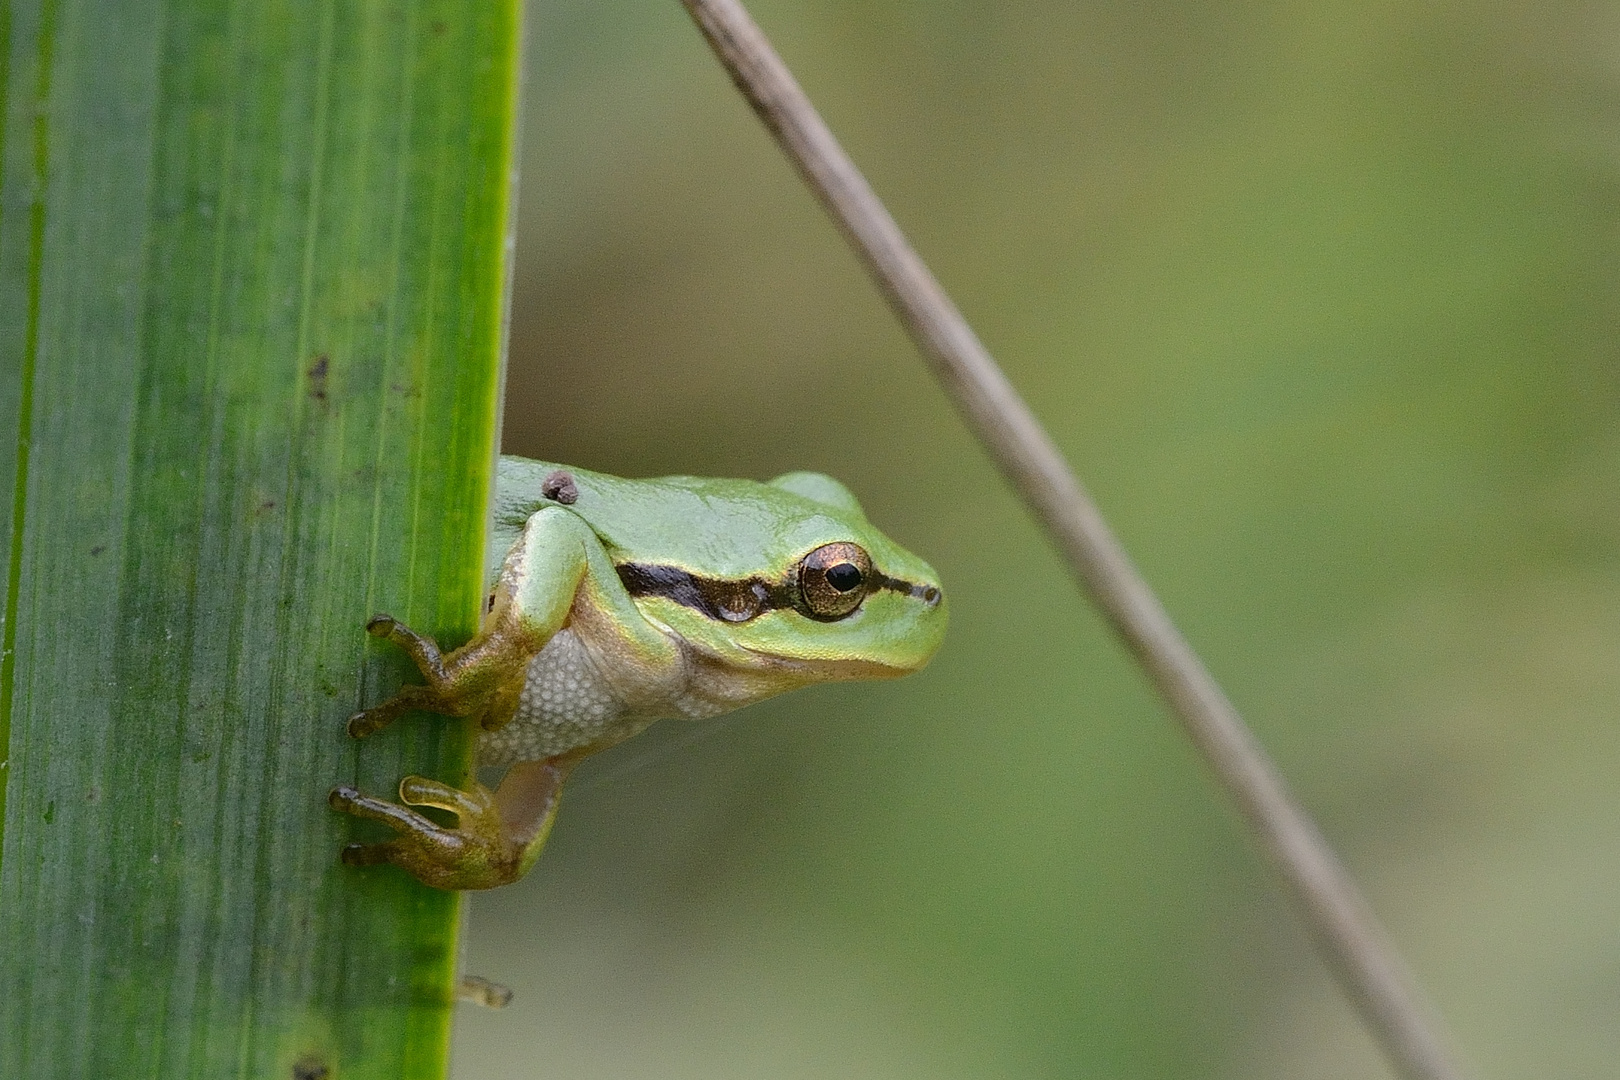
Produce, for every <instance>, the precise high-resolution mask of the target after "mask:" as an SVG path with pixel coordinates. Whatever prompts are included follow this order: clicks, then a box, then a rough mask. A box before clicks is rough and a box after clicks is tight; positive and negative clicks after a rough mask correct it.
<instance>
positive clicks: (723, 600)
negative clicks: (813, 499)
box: [614, 563, 939, 622]
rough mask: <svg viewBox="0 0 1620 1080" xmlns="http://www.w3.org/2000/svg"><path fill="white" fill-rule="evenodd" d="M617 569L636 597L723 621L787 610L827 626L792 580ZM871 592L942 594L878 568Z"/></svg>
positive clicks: (632, 566) (646, 567) (629, 566)
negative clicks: (668, 602)
mask: <svg viewBox="0 0 1620 1080" xmlns="http://www.w3.org/2000/svg"><path fill="white" fill-rule="evenodd" d="M614 569H615V570H617V571H618V573H619V580H620V581H621V582H623V583H624V588H625V591H626V592H628V593H629V594H630V595H631V596H662V597H663V598H665V599H666V600H673V601H675V602H676V603H677V604H680V605H681V606H683V607H689V608H692V609H694V610H696V611H701V612H702V613H703V614H705V615H707V616H708V617H709V618H711V619H716V620H719V621H722V622H746V621H747V620H749V619H752V618H753V617H754V616H756V615H758V614H760V613H761V612H764V611H776V610H779V609H781V608H793V609H794V610H796V611H798V612H799V613H800V614H802V615H805V616H807V617H809V618H812V619H817V620H819V621H826V620H825V617H824V616H819V615H816V614H815V613H814V612H811V611H810V610H808V609H807V608H806V607H805V606H804V604H803V602H802V600H801V599H800V597H799V590H798V589H797V588H795V587H794V586H793V584H792V582H791V581H766V580H765V579H764V578H758V577H750V578H742V579H740V580H739V579H727V578H708V577H700V576H699V575H697V574H693V573H689V572H688V571H686V570H682V569H680V568H679V567H676V566H661V565H659V564H657V563H619V564H618V565H617V566H615V567H614ZM868 587H869V588H877V589H887V590H889V591H890V592H898V593H904V594H905V595H907V596H911V597H915V598H916V599H918V600H921V601H923V602H924V603H926V604H937V603H938V602H939V592H938V590H937V589H935V588H934V587H933V586H932V585H917V584H915V583H913V582H910V581H905V580H902V579H901V578H893V577H889V576H888V575H887V574H885V573H883V572H882V571H880V570H878V569H876V568H874V569H873V570H872V572H871V574H870V585H869V586H868ZM930 593H932V594H933V595H932V596H930V595H929V594H930Z"/></svg>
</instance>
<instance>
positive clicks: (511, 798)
mask: <svg viewBox="0 0 1620 1080" xmlns="http://www.w3.org/2000/svg"><path fill="white" fill-rule="evenodd" d="M583 756H584V754H583V753H582V752H580V751H574V752H572V753H569V754H564V755H561V756H559V757H554V758H547V759H546V760H544V761H520V762H518V763H517V764H516V765H513V766H512V767H511V768H510V769H508V770H507V772H506V776H505V778H503V779H502V780H501V785H500V787H499V788H497V789H496V790H495V791H493V792H492V791H490V790H489V789H488V788H486V787H484V786H483V785H482V784H478V783H474V784H473V787H472V790H471V791H462V790H460V789H458V788H453V787H451V786H449V785H448V784H441V783H439V782H438V781H437V780H429V779H427V778H426V777H422V776H407V777H406V778H405V779H404V780H401V781H400V783H399V798H400V802H403V803H407V804H409V805H407V806H401V805H399V804H398V803H391V802H388V801H387V800H385V799H374V798H372V797H370V796H368V795H362V794H360V793H359V792H358V791H356V790H355V789H354V788H351V787H339V788H333V789H332V793H331V795H330V796H328V801H329V802H330V803H331V804H332V809H334V810H341V811H343V812H344V813H347V814H353V815H354V816H355V817H361V818H369V819H370V820H372V821H380V822H383V823H384V824H386V825H388V826H390V827H391V828H393V829H395V830H397V831H398V833H399V835H398V836H396V837H394V838H393V839H392V840H385V841H383V842H382V843H380V844H350V845H349V846H348V847H346V848H344V849H343V861H344V862H345V863H348V864H349V865H350V866H374V865H376V864H379V863H392V864H394V865H395V866H398V867H400V868H402V869H404V870H406V871H409V872H410V873H411V874H412V875H413V876H414V877H415V878H416V879H417V880H418V881H420V882H422V883H423V884H424V885H432V886H433V887H435V888H438V889H491V888H494V887H495V886H497V885H506V884H509V883H511V882H513V881H516V880H517V879H518V878H520V877H522V876H523V874H524V873H525V872H526V871H527V870H528V869H529V867H530V866H532V865H533V864H534V860H535V859H537V858H539V857H540V849H541V848H542V847H544V846H545V843H546V836H547V834H548V833H550V832H551V823H552V821H553V820H554V819H555V818H556V816H557V802H558V799H559V797H560V796H561V794H562V785H563V781H564V780H565V779H567V777H568V773H569V772H570V771H571V770H572V769H573V767H574V764H575V763H576V762H577V761H578V760H579V759H580V758H581V757H583ZM411 806H432V807H437V808H438V809H440V810H448V811H450V812H451V813H453V814H455V815H456V819H457V825H456V827H455V828H448V827H446V826H443V825H440V824H438V823H437V822H435V821H433V820H432V819H431V818H429V817H428V816H427V815H425V814H422V813H419V812H417V811H415V810H412V809H410V807H411Z"/></svg>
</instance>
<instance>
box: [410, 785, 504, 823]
mask: <svg viewBox="0 0 1620 1080" xmlns="http://www.w3.org/2000/svg"><path fill="white" fill-rule="evenodd" d="M399 801H400V802H403V803H408V804H409V805H411V806H432V807H436V808H437V809H440V810H449V811H450V812H451V813H453V814H455V815H456V817H457V818H459V819H460V820H461V825H462V827H463V828H466V827H467V826H468V825H469V824H472V823H473V822H478V823H479V824H487V822H486V821H485V820H484V819H487V818H489V817H490V816H491V815H492V814H494V813H495V798H494V796H493V795H492V794H491V793H490V790H489V789H488V788H486V787H484V785H482V784H475V785H474V786H473V790H471V791H462V790H461V789H460V788H457V787H451V786H450V785H449V784H444V783H440V782H439V781H437V780H429V779H428V778H427V777H425V776H407V777H405V779H403V780H401V781H400V782H399Z"/></svg>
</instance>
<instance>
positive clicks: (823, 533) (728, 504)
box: [619, 472, 947, 693]
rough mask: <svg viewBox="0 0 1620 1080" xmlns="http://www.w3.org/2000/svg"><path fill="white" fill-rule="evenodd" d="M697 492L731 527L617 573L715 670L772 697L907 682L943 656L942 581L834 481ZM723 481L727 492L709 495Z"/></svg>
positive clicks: (801, 479) (737, 485) (791, 478)
mask: <svg viewBox="0 0 1620 1080" xmlns="http://www.w3.org/2000/svg"><path fill="white" fill-rule="evenodd" d="M691 483H692V484H693V485H694V489H695V490H697V486H698V485H703V488H702V492H703V495H704V497H705V498H704V501H705V503H706V504H707V505H708V506H709V507H711V508H713V509H715V510H716V511H717V512H719V513H720V514H721V516H722V517H723V518H724V519H725V520H724V521H723V522H721V523H718V524H717V525H715V526H713V527H714V528H715V530H716V531H715V533H714V534H713V535H709V534H708V529H709V528H710V527H711V526H708V525H705V524H703V523H699V522H695V521H693V522H691V524H690V525H689V526H688V527H689V529H690V535H691V538H692V542H691V543H690V544H689V545H688V544H682V545H680V546H681V547H684V548H686V552H685V554H686V556H687V557H683V558H677V559H674V560H660V561H659V562H657V563H640V562H621V563H620V564H619V576H620V579H621V580H622V581H623V582H624V584H625V585H626V587H627V588H628V589H629V591H630V593H631V595H632V597H634V598H635V602H636V605H637V606H638V607H639V608H641V610H642V611H643V613H644V614H646V615H647V616H648V617H649V618H651V619H653V620H655V621H657V622H659V623H661V624H663V625H665V626H667V627H668V628H669V629H670V631H671V632H672V633H674V634H675V635H676V636H677V637H679V638H681V639H682V640H684V641H685V642H686V643H687V644H688V645H690V646H691V647H693V648H694V649H695V650H696V651H697V653H698V654H699V655H700V656H702V657H703V658H704V659H705V660H706V661H707V662H709V663H711V664H718V665H720V666H721V667H722V668H724V669H727V670H729V671H732V672H735V673H737V674H739V675H743V674H746V675H748V676H750V678H749V679H748V681H749V682H750V683H752V684H755V685H756V686H757V688H758V690H759V691H761V692H763V693H772V692H775V691H777V690H786V689H790V688H792V687H794V686H799V685H803V684H806V683H812V682H822V681H827V680H834V679H872V678H893V677H896V676H900V675H905V674H908V673H910V672H913V671H916V670H918V669H919V668H921V667H923V666H924V665H925V664H927V663H928V661H929V659H930V658H931V657H932V656H933V655H934V653H935V651H937V650H938V648H939V646H940V642H941V641H942V640H943V638H944V635H945V624H946V620H947V605H946V602H945V593H944V590H943V589H942V588H941V586H940V582H939V575H938V574H936V573H935V572H934V570H933V568H932V567H930V566H929V565H928V564H927V563H925V562H924V561H923V560H921V559H919V558H918V557H917V556H915V555H913V554H912V553H911V552H909V551H907V550H906V549H905V548H902V547H901V546H900V545H898V544H896V543H895V542H894V541H892V540H890V539H889V538H888V537H887V536H885V535H883V533H881V532H879V531H878V530H877V529H876V528H874V527H873V526H872V524H871V523H870V522H869V521H867V520H866V515H865V513H864V512H863V511H862V510H861V507H860V503H858V502H857V501H856V499H855V496H854V495H853V494H851V493H850V491H849V489H848V488H846V487H844V486H843V485H842V484H840V483H839V482H838V481H836V480H834V479H832V478H831V477H828V476H823V475H822V474H820V473H807V472H796V473H788V474H787V475H785V476H779V477H777V478H776V479H775V480H772V481H771V482H770V483H768V484H746V482H742V481H723V482H717V481H699V480H693V481H691ZM719 483H724V484H726V485H728V486H727V488H726V489H725V490H724V492H723V493H722V492H721V491H718V490H714V489H713V488H711V487H709V485H714V484H719ZM744 485H746V486H744ZM720 535H723V536H724V537H725V538H726V539H725V542H723V543H715V542H714V540H715V538H716V537H717V536H720ZM745 536H746V537H747V539H746V540H744V539H743V537H745ZM671 546H674V545H671ZM719 552H723V555H721V554H717V553H719Z"/></svg>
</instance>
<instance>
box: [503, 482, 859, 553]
mask: <svg viewBox="0 0 1620 1080" xmlns="http://www.w3.org/2000/svg"><path fill="white" fill-rule="evenodd" d="M558 471H563V472H566V473H567V474H568V475H569V477H570V479H571V480H572V481H573V485H574V489H575V492H576V493H577V494H576V496H575V498H574V500H573V501H572V502H570V503H560V502H559V500H556V499H548V498H546V497H545V495H544V494H542V489H543V488H544V486H545V481H546V479H547V477H549V476H551V474H553V473H555V472H558ZM547 505H566V506H567V508H568V509H569V510H570V511H571V512H573V513H574V514H577V515H578V516H579V517H580V518H582V519H584V521H585V522H586V523H587V524H588V525H590V526H591V528H592V530H593V531H594V532H595V533H596V535H597V536H599V537H600V538H601V540H602V543H603V546H604V547H606V548H607V550H608V554H609V555H610V556H611V557H612V558H613V560H614V562H616V563H622V562H635V561H637V560H638V559H643V558H648V557H652V558H654V559H655V561H657V562H659V563H661V564H666V565H679V566H683V567H685V568H687V569H689V570H691V571H693V572H696V573H702V574H706V575H710V576H714V577H717V578H731V577H747V576H749V575H750V574H752V573H754V572H755V571H756V570H757V569H758V567H759V566H760V565H761V562H762V557H763V559H764V561H765V562H767V563H768V562H769V561H770V554H772V553H777V552H779V553H780V558H781V560H783V561H784V562H787V561H791V559H792V558H794V557H796V553H798V552H800V551H803V550H806V549H808V548H810V547H814V546H815V545H816V544H817V543H818V542H820V538H821V537H823V536H826V537H834V536H842V535H844V534H846V533H847V532H848V530H849V525H850V521H849V519H850V518H851V517H853V516H855V515H856V514H858V511H855V512H853V513H840V512H839V511H838V510H836V509H835V508H832V507H829V506H826V505H823V504H820V503H816V502H812V501H811V500H809V499H805V498H802V497H800V496H797V495H793V494H791V493H789V492H786V491H783V490H782V489H781V488H776V487H772V486H770V485H768V484H762V483H759V482H757V481H753V480H723V479H716V478H713V477H701V476H666V477H660V478H658V479H656V480H626V479H623V478H621V477H617V476H609V475H608V474H606V473H599V472H592V471H591V470H589V469H579V468H574V467H572V466H566V465H557V464H553V463H551V462H543V461H531V460H529V459H527V458H519V457H506V456H503V457H502V458H501V459H500V463H499V467H498V471H497V473H496V484H495V528H494V530H493V533H492V535H491V537H490V556H491V558H490V563H489V565H490V566H491V568H492V569H493V568H495V567H499V565H500V561H501V559H502V558H503V557H504V555H505V553H506V551H507V550H508V549H509V548H510V547H511V546H512V544H513V543H514V542H516V540H517V537H518V535H519V534H520V533H521V532H522V530H523V524H524V522H526V521H527V520H528V519H529V517H530V516H531V515H532V514H534V513H535V511H537V510H539V509H540V508H541V507H543V506H547Z"/></svg>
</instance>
